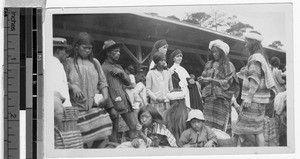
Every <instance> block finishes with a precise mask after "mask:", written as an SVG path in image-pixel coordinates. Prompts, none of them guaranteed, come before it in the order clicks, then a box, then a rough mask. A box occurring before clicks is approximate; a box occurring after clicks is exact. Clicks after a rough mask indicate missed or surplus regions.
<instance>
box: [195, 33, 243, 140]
mask: <svg viewBox="0 0 300 159" xmlns="http://www.w3.org/2000/svg"><path fill="white" fill-rule="evenodd" d="M208 48H209V49H210V50H211V60H210V61H208V62H207V63H206V64H205V68H204V70H203V72H202V76H201V77H200V78H199V82H201V83H202V85H203V90H202V96H203V97H204V109H203V114H204V117H205V119H206V121H205V124H206V125H207V126H209V127H212V128H216V129H220V130H222V131H224V132H226V133H227V134H229V135H231V133H232V132H231V119H230V114H231V106H230V102H231V98H232V96H233V95H234V94H237V93H238V91H239V89H238V88H239V85H238V79H237V76H236V74H235V67H234V65H233V64H232V63H231V62H230V60H229V58H228V57H227V55H228V53H229V46H228V44H226V43H225V42H223V41H221V40H219V39H218V40H214V41H211V42H210V43H209V46H208Z"/></svg>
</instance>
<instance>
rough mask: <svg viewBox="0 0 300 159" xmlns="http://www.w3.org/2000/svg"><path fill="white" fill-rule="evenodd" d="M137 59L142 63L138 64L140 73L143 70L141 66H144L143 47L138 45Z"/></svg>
mask: <svg viewBox="0 0 300 159" xmlns="http://www.w3.org/2000/svg"><path fill="white" fill-rule="evenodd" d="M136 57H137V59H138V60H139V61H141V63H138V64H137V71H139V70H140V69H141V65H142V62H143V59H142V58H143V57H142V47H141V45H137V46H136Z"/></svg>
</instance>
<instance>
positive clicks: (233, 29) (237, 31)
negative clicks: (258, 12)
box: [226, 22, 253, 37]
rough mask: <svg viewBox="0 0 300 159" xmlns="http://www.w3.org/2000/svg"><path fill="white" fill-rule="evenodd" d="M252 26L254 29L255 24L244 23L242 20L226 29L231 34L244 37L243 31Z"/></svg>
mask: <svg viewBox="0 0 300 159" xmlns="http://www.w3.org/2000/svg"><path fill="white" fill-rule="evenodd" d="M248 28H251V29H253V26H251V25H249V24H244V23H242V22H237V23H236V24H231V25H230V28H229V29H227V30H226V32H227V33H229V34H230V35H234V36H237V37H242V36H243V33H244V32H245V31H246V29H248Z"/></svg>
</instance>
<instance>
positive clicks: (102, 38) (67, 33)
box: [54, 28, 248, 63]
mask: <svg viewBox="0 0 300 159" xmlns="http://www.w3.org/2000/svg"><path fill="white" fill-rule="evenodd" d="M54 32H55V33H59V36H62V37H65V38H74V37H76V35H77V34H78V31H70V30H65V29H55V28H54ZM92 36H93V37H94V39H95V40H97V41H105V40H108V39H112V40H114V41H116V42H122V43H124V44H129V45H141V46H145V47H150V48H152V46H153V42H149V41H145V40H136V39H131V38H125V37H117V36H108V35H103V34H92ZM176 48H179V49H180V50H181V51H182V52H184V53H185V52H186V53H195V54H200V55H206V56H208V57H209V50H201V49H194V48H188V47H184V46H173V45H169V49H170V50H174V49H176ZM228 56H229V57H230V58H231V59H237V60H247V59H248V58H247V57H245V56H237V55H230V54H229V55H228ZM134 57H135V56H134ZM148 57H149V54H148V55H147V56H146V57H145V59H143V61H140V62H141V63H144V62H145V60H146V59H147V58H148ZM208 57H207V59H208ZM135 58H136V57H135ZM136 61H138V60H137V59H136Z"/></svg>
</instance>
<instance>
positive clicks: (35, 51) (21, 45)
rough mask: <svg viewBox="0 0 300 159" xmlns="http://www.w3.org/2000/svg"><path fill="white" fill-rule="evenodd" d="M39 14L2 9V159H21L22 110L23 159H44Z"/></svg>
mask: <svg viewBox="0 0 300 159" xmlns="http://www.w3.org/2000/svg"><path fill="white" fill-rule="evenodd" d="M41 14H42V10H41V9H36V8H4V25H5V26H4V66H5V67H4V90H5V93H4V139H5V140H4V158H20V157H21V156H20V151H21V147H20V140H21V139H20V112H21V113H23V111H26V112H25V113H24V114H25V116H26V117H25V118H24V119H22V120H26V139H24V140H25V141H24V142H26V146H25V147H24V148H26V152H25V154H26V159H31V158H43V157H44V156H43V60H42V16H41ZM22 141H23V139H22Z"/></svg>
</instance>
